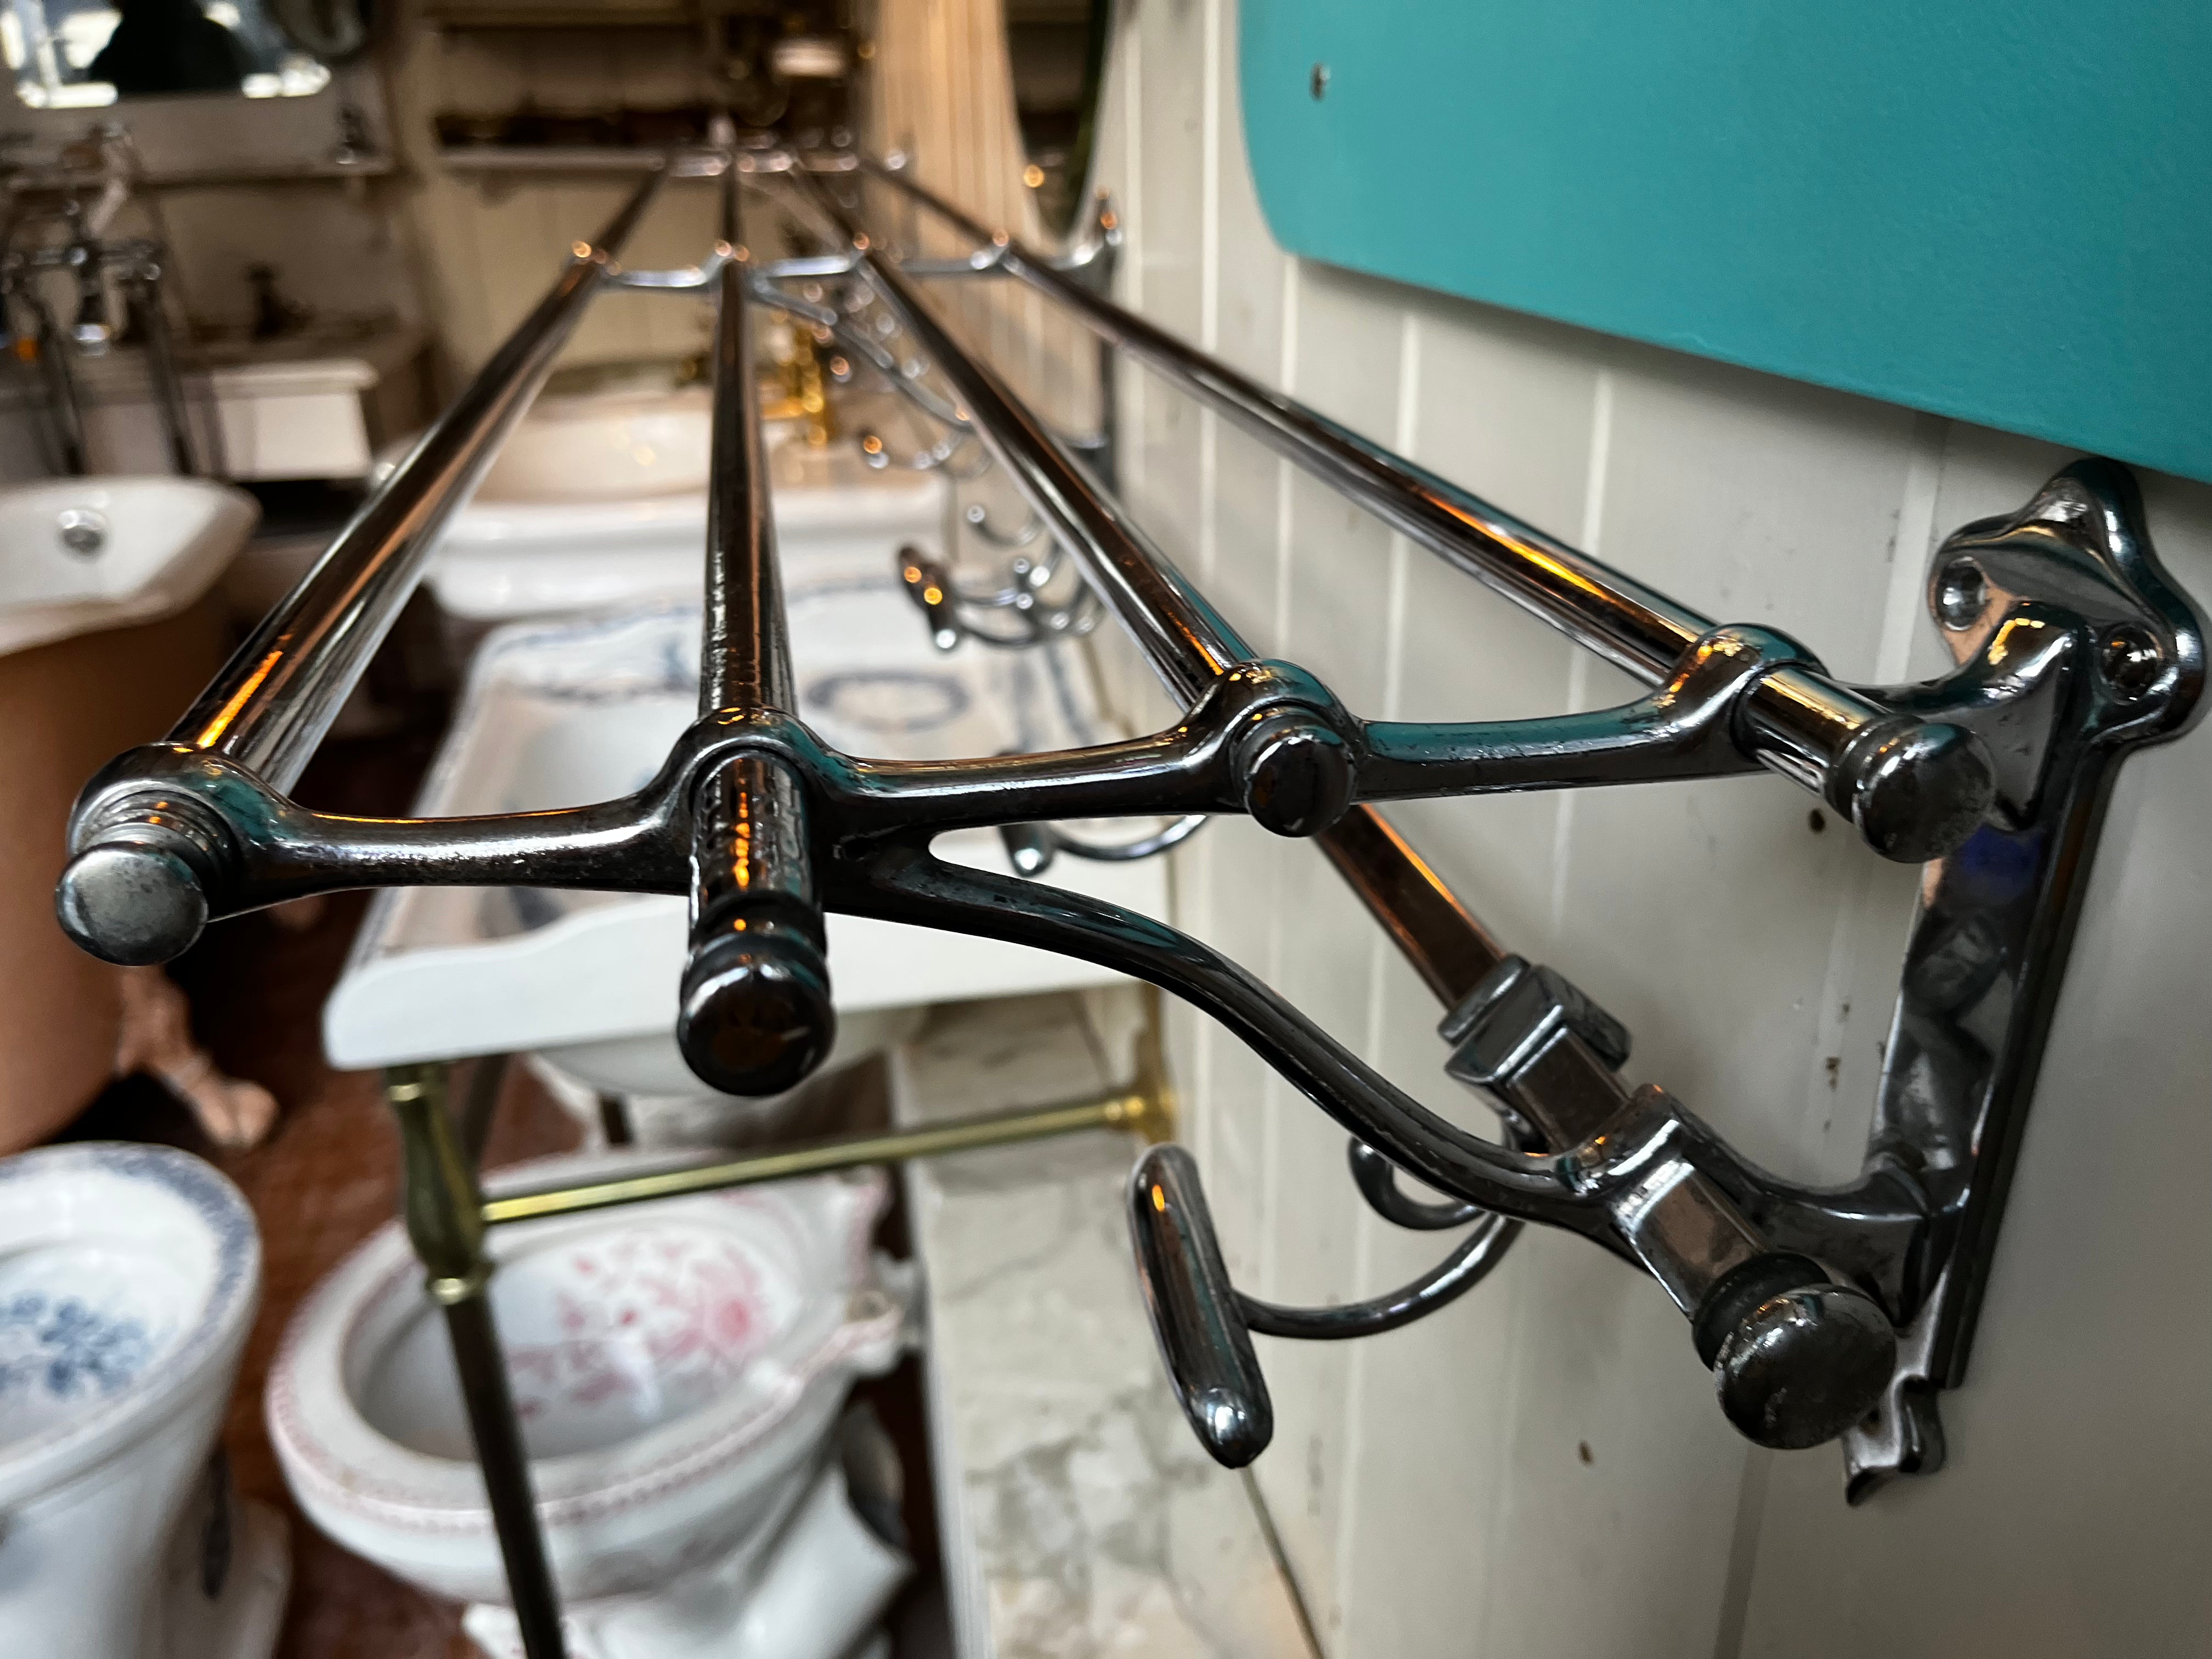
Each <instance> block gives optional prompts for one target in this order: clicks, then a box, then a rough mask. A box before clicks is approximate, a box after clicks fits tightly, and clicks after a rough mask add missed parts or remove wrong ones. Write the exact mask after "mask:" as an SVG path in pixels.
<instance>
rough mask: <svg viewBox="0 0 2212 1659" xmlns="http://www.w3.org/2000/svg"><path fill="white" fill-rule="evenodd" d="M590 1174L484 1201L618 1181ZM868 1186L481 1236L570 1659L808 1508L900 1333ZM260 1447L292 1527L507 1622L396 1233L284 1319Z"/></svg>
mask: <svg viewBox="0 0 2212 1659" xmlns="http://www.w3.org/2000/svg"><path fill="white" fill-rule="evenodd" d="M665 1162H666V1159H665V1154H664V1155H662V1157H661V1158H659V1159H657V1160H656V1159H653V1158H649V1157H641V1156H639V1155H636V1154H612V1153H602V1154H594V1155H590V1156H586V1157H577V1158H550V1159H544V1160H541V1161H538V1162H536V1163H533V1164H527V1165H522V1166H518V1167H517V1168H515V1169H513V1170H507V1171H503V1172H501V1177H500V1178H498V1179H495V1180H494V1181H493V1182H490V1183H489V1185H491V1186H492V1187H493V1188H495V1189H496V1188H501V1187H511V1186H515V1185H520V1184H541V1185H542V1184H544V1183H545V1182H550V1181H554V1180H560V1179H574V1178H579V1177H581V1176H586V1175H592V1174H599V1173H605V1172H609V1171H621V1170H634V1169H636V1168H639V1167H641V1165H644V1164H653V1163H659V1164H663V1165H665ZM886 1192H887V1183H886V1182H885V1181H884V1177H883V1176H882V1175H881V1173H880V1172H878V1171H865V1172H859V1173H856V1174H854V1175H852V1176H832V1177H824V1178H823V1179H819V1180H814V1181H806V1182H784V1183H780V1184H778V1185H775V1186H771V1187H757V1188H741V1189H739V1190H737V1191H734V1192H726V1193H717V1194H706V1195H702V1196H697V1197H690V1198H678V1199H664V1200H655V1201H653V1202H652V1203H648V1204H641V1205H631V1206H624V1207H623V1208H619V1209H614V1210H605V1211H599V1212H593V1213H591V1214H586V1215H582V1216H576V1217H568V1218H556V1219H551V1220H545V1221H537V1222H527V1223H520V1224H516V1225H510V1226H507V1227H502V1228H501V1229H499V1230H498V1231H496V1232H495V1234H494V1235H493V1237H492V1245H493V1254H494V1256H495V1259H496V1261H497V1262H498V1264H499V1271H498V1273H496V1274H495V1277H494V1278H493V1280H492V1304H493V1310H494V1314H495V1319H496V1322H497V1324H498V1327H499V1331H500V1340H501V1346H502V1347H503V1348H504V1350H505V1352H506V1354H507V1373H508V1376H509V1378H510V1381H511V1386H512V1389H513V1395H514V1400H515V1404H516V1407H517V1414H518V1416H519V1417H520V1420H521V1425H522V1431H523V1438H524V1443H525V1444H526V1448H527V1449H528V1450H529V1452H530V1455H531V1478H532V1483H533V1485H534V1487H535V1491H536V1495H537V1499H538V1522H539V1526H540V1528H541V1529H542V1531H543V1533H544V1539H545V1544H546V1549H547V1553H548V1555H549V1556H550V1560H551V1563H552V1567H553V1575H554V1579H555V1582H556V1587H557V1589H558V1590H559V1593H560V1596H561V1600H562V1608H563V1611H564V1613H566V1614H567V1615H568V1620H569V1622H570V1625H571V1627H572V1631H573V1632H574V1635H575V1637H576V1642H575V1646H576V1648H577V1650H578V1651H579V1652H580V1653H583V1654H590V1653H592V1652H605V1653H615V1652H621V1651H623V1650H624V1644H623V1642H622V1640H621V1639H619V1632H620V1628H621V1627H622V1626H623V1625H624V1623H625V1622H629V1623H640V1622H643V1623H647V1624H661V1625H665V1624H666V1623H667V1622H668V1621H669V1620H670V1619H671V1617H679V1616H680V1612H679V1613H671V1609H678V1610H680V1609H681V1608H682V1607H684V1605H686V1604H688V1603H690V1602H693V1601H698V1602H701V1603H702V1604H704V1603H705V1602H708V1601H714V1598H712V1597H701V1596H699V1595H696V1589H697V1587H698V1585H699V1584H700V1583H701V1582H702V1579H712V1580H714V1581H717V1582H726V1581H727V1580H728V1579H729V1577H731V1575H732V1573H736V1574H738V1575H739V1576H743V1575H744V1573H745V1572H746V1571H749V1570H750V1567H751V1565H754V1564H753V1562H752V1559H751V1558H753V1557H757V1556H759V1555H761V1554H763V1553H764V1552H765V1547H766V1546H767V1545H768V1544H769V1542H771V1541H773V1539H774V1537H775V1534H776V1532H777V1529H778V1528H780V1526H781V1523H782V1522H784V1521H785V1519H786V1518H787V1516H789V1515H790V1513H791V1512H792V1510H793V1507H794V1506H795V1505H796V1504H798V1503H799V1500H800V1498H802V1497H803V1496H804V1495H805V1492H806V1490H807V1488H808V1486H809V1485H810V1484H811V1480H813V1478H814V1476H815V1474H816V1471H817V1467H818V1464H819V1461H820V1456H821V1453H822V1447H823V1440H824V1437H825V1436H826V1435H827V1434H828V1432H829V1430H830V1428H831V1427H832V1426H833V1425H834V1424H835V1422H836V1416H837V1411H838V1407H839V1406H840V1404H841V1403H842V1401H843V1399H844V1396H845V1393H846V1389H847V1387H848V1384H849V1383H850V1382H851V1380H852V1378H853V1377H854V1376H855V1375H859V1374H863V1373H870V1372H876V1371H880V1370H885V1369H888V1368H889V1366H890V1364H892V1363H893V1362H894V1361H895V1360H896V1358H897V1356H898V1353H899V1351H900V1346H901V1343H902V1339H903V1332H904V1318H905V1311H904V1309H903V1307H902V1304H901V1302H900V1301H899V1299H898V1298H897V1297H894V1296H893V1295H891V1294H890V1293H888V1292H887V1291H885V1289H884V1287H883V1285H882V1283H881V1282H880V1280H879V1277H878V1269H877V1267H876V1264H875V1261H874V1259H873V1257H872V1254H871V1251H870V1248H869V1242H868V1241H869V1235H870V1233H871V1231H872V1229H873V1227H874V1225H875V1221H876V1218H877V1216H878V1213H879V1212H881V1210H882V1207H883V1205H884V1197H885V1194H886ZM265 1403H266V1410H267V1416H268V1423H269V1432H270V1440H271V1442H272V1443H274V1445H275V1447H276V1455H277V1459H278V1461H279V1462H280V1463H281V1464H282V1466H283V1470H284V1474H285V1478H286V1480H288V1481H289V1483H290V1485H291V1487H292V1491H293V1492H294V1494H295V1497H297V1498H298V1499H299V1502H300V1506H301V1509H302V1510H305V1511H306V1512H307V1516H308V1517H309V1518H310V1519H311V1520H313V1522H315V1524H316V1525H317V1526H319V1527H320V1528H322V1529H323V1530H324V1531H325V1532H326V1533H328V1534H330V1535H331V1537H333V1538H334V1539H336V1540H337V1541H338V1542H339V1543H341V1544H343V1545H344V1546H345V1547H347V1548H348V1549H350V1550H352V1551H354V1552H356V1553H358V1554H360V1555H362V1556H365V1557H367V1558H368V1559H370V1560H372V1561H374V1562H375V1563H376V1564H377V1565H380V1566H382V1567H384V1568H385V1569H386V1571H390V1572H392V1573H393V1574H395V1575H397V1576H398V1577H402V1578H404V1579H406V1580H408V1581H409V1582H410V1583H415V1584H417V1585H419V1586H421V1587H422V1589H427V1590H428V1591H430V1592H432V1593H433V1594H435V1595H441V1596H447V1597H450V1598H452V1599H453V1600H456V1601H469V1602H477V1603H484V1604H490V1605H493V1606H499V1605H504V1604H505V1603H506V1602H507V1600H508V1596H507V1582H506V1577H505V1575H504V1573H503V1571H501V1565H500V1557H499V1551H498V1547H497V1544H496V1541H495V1538H494V1535H493V1532H492V1525H491V1513H490V1510H489V1505H488V1504H487V1502H486V1499H485V1496H484V1488H483V1478H482V1475H481V1474H480V1472H479V1470H478V1468H477V1464H476V1462H474V1455H473V1449H472V1443H471V1439H470V1436H469V1430H468V1424H467V1419H466V1417H465V1414H464V1412H463V1408H462V1403H461V1395H460V1392H459V1386H458V1383H457V1379H456V1376H455V1374H454V1370H453V1358H452V1352H451V1350H450V1348H449V1347H448V1346H447V1336H446V1332H445V1328H444V1325H443V1322H442V1321H441V1319H440V1318H439V1316H438V1314H437V1311H436V1310H435V1307H434V1306H433V1305H432V1304H431V1303H430V1302H429V1300H428V1297H427V1296H426V1295H425V1293H424V1291H423V1290H422V1268H421V1267H420V1266H419V1264H418V1263H417V1262H416V1259H415V1257H414V1255H413V1253H412V1252H411V1251H410V1249H409V1247H408V1244H407V1241H406V1238H405V1237H404V1234H403V1233H402V1232H401V1231H400V1230H399V1228H398V1225H397V1224H396V1223H395V1224H392V1225H386V1227H385V1228H384V1229H383V1230H381V1231H380V1232H378V1233H377V1234H376V1235H375V1236H374V1237H372V1238H371V1239H370V1240H369V1241H368V1243H366V1244H364V1245H363V1246H362V1248H361V1249H358V1250H356V1252H355V1253H354V1254H353V1255H351V1256H350V1257H349V1258H348V1259H347V1260H346V1261H344V1262H343V1263H342V1264H341V1265H340V1266H339V1267H338V1268H337V1270H336V1271H335V1272H334V1273H331V1275H330V1277H329V1278H327V1279H325V1280H324V1282H323V1283H322V1284H321V1285H319V1286H318V1287H317V1289H316V1290H315V1291H314V1292H313V1295H312V1296H311V1297H309V1298H308V1300H307V1303H306V1304H304V1305H303V1306H302V1307H301V1310H300V1311H299V1313H298V1314H297V1315H296V1316H295V1317H294V1319H293V1321H292V1323H291V1326H290V1328H289V1329H288V1330H287V1332H286V1334H285V1339H284V1343H283V1349H282V1351H281V1352H279V1354H278V1356H277V1358H276V1364H275V1366H274V1368H273V1369H272V1370H271V1371H270V1378H269V1386H268V1392H267V1395H266V1402H265Z"/></svg>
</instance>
